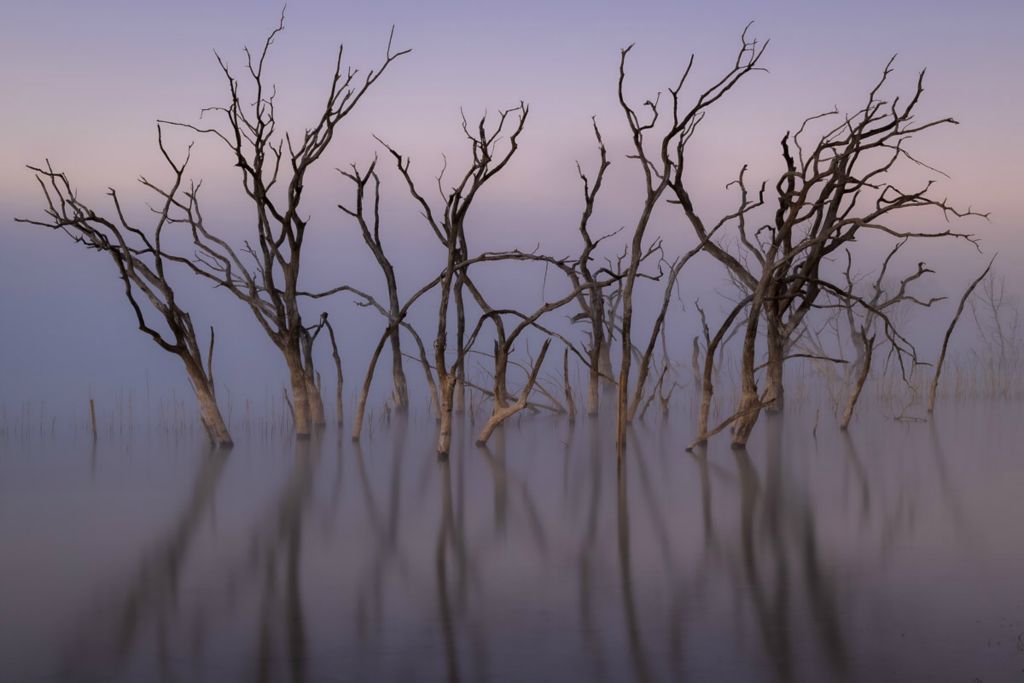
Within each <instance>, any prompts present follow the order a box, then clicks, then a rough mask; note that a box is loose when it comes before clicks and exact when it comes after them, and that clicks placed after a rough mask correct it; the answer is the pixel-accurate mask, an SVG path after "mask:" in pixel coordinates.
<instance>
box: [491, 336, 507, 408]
mask: <svg viewBox="0 0 1024 683" xmlns="http://www.w3.org/2000/svg"><path fill="white" fill-rule="evenodd" d="M507 405H508V349H507V348H506V347H505V345H504V344H499V343H498V342H495V343H494V408H495V411H497V410H498V409H500V408H504V407H506V406H507Z"/></svg>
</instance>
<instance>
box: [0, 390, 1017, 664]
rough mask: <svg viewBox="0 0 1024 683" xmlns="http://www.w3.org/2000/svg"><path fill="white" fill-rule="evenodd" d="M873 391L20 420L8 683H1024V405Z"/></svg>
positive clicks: (4, 578) (0, 463)
mask: <svg viewBox="0 0 1024 683" xmlns="http://www.w3.org/2000/svg"><path fill="white" fill-rule="evenodd" d="M870 408H871V407H870V406H869V407H868V413H865V415H863V416H861V417H859V418H858V420H857V421H856V422H855V424H854V429H853V430H852V431H851V434H850V435H843V434H841V433H840V432H838V430H836V429H835V427H834V426H833V425H832V422H833V421H832V420H831V419H825V418H824V417H821V416H820V411H818V410H816V409H815V407H814V406H813V405H805V406H804V407H802V408H801V407H800V406H795V407H793V408H792V409H791V410H790V411H789V413H788V414H787V415H786V417H785V418H773V419H769V420H766V421H764V422H763V423H762V424H761V425H759V427H758V431H757V436H756V438H755V439H754V440H753V441H752V442H751V445H750V447H749V449H748V450H746V451H732V450H730V449H729V448H728V445H727V441H726V440H722V441H721V442H720V443H719V442H716V443H713V444H712V446H711V448H710V449H709V450H708V452H698V453H688V452H686V451H685V450H684V448H683V446H684V445H685V444H686V443H687V442H688V439H689V430H688V424H687V425H684V424H674V423H671V424H665V423H663V422H662V421H661V419H660V417H657V418H651V417H649V418H648V420H647V423H646V424H639V425H637V427H636V429H635V430H634V433H633V434H632V435H631V442H630V450H629V453H628V454H627V457H626V459H625V461H624V463H623V465H622V466H621V467H619V466H618V465H617V463H616V460H615V456H614V453H613V451H612V450H611V448H610V446H611V440H612V439H611V433H610V431H609V428H610V422H611V421H610V420H599V421H588V420H586V419H580V420H578V421H577V422H576V423H575V424H574V425H570V424H568V422H567V421H566V420H564V419H559V418H555V417H545V416H526V417H524V418H523V419H521V420H513V421H512V422H511V423H510V424H509V425H508V426H507V428H506V429H504V430H499V431H498V432H496V433H495V435H494V437H493V439H492V442H491V444H490V446H489V447H488V448H477V447H476V446H474V445H472V438H471V434H472V430H469V429H464V430H462V431H461V435H460V438H457V439H456V444H455V448H454V449H453V453H452V454H451V456H450V458H449V459H448V460H446V461H439V460H438V459H437V458H436V456H434V454H433V452H432V450H433V449H432V439H433V428H434V426H433V422H432V421H431V420H430V419H429V418H425V417H415V416H414V417H411V418H409V419H408V420H399V419H397V418H396V419H392V420H391V421H390V423H389V424H383V423H380V422H377V423H376V424H374V425H373V427H372V428H371V429H370V430H369V431H368V433H367V434H366V435H365V436H364V440H363V443H362V444H360V445H357V444H353V443H352V442H351V441H350V440H348V438H347V437H344V438H339V437H338V435H337V434H336V433H334V431H333V430H330V431H328V432H327V433H326V434H324V435H323V436H322V438H320V439H316V440H314V441H312V442H310V443H305V444H302V443H300V444H295V443H294V442H292V440H291V439H290V438H288V437H287V436H284V435H279V434H274V435H266V434H255V433H244V432H243V433H241V434H238V436H239V439H238V441H239V443H238V446H237V447H236V448H235V449H234V450H232V451H231V452H230V453H226V454H225V453H217V452H211V451H210V450H209V449H208V448H207V447H205V446H204V445H203V444H202V443H201V441H200V440H199V439H198V438H197V437H196V436H194V435H191V436H190V435H184V434H178V435H174V434H171V433H167V432H165V431H160V430H155V429H154V430H147V429H144V428H141V427H140V428H138V429H137V430H135V431H134V433H124V434H117V435H113V434H107V435H101V438H100V440H99V442H98V443H96V444H95V445H94V444H93V443H92V441H91V439H87V438H81V437H79V438H71V437H59V436H45V435H44V436H40V435H34V436H31V437H29V436H26V435H22V436H12V435H8V436H7V437H6V438H5V439H4V440H3V441H2V442H0V681H97V682H98V681H245V680H253V681H264V680H267V681H271V680H273V681H277V680H280V681H310V682H314V681H417V680H423V681H456V680H459V681H570V680H581V681H582V680H586V681H609V682H614V681H791V680H792V681H829V680H836V681H872V682H879V681H900V682H903V681H965V682H971V681H978V680H980V681H985V682H992V681H1016V680H1024V590H1022V578H1024V543H1022V539H1021V532H1020V529H1019V524H1020V520H1021V519H1022V513H1024V496H1022V495H1021V492H1022V491H1024V453H1022V448H1021V446H1020V444H1021V443H1022V441H1024V424H1022V421H1021V420H1020V415H1021V411H1020V406H1019V405H1016V404H989V403H981V402H978V403H973V404H967V405H952V404H950V405H945V406H942V407H941V409H940V410H939V411H937V414H936V420H935V421H933V422H930V423H918V422H912V423H906V422H897V421H894V420H891V419H888V418H885V417H882V416H881V415H879V416H871V415H869V412H870ZM688 422H689V420H687V423H688ZM816 422H817V423H818V426H817V427H815V423H816ZM480 426H481V421H480V420H479V419H478V420H477V422H476V425H475V427H476V429H479V427H480Z"/></svg>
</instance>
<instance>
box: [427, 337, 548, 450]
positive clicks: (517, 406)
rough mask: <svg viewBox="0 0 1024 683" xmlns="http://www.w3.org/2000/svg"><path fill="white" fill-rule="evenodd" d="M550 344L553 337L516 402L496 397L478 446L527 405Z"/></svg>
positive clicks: (545, 343) (478, 439)
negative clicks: (499, 401) (509, 402)
mask: <svg viewBox="0 0 1024 683" xmlns="http://www.w3.org/2000/svg"><path fill="white" fill-rule="evenodd" d="M550 345H551V338H550V337H549V338H547V339H545V340H544V346H542V347H541V349H540V355H539V356H537V361H536V362H535V363H534V364H533V369H532V370H530V376H529V378H527V380H526V386H524V387H523V390H522V391H521V392H520V393H519V398H518V399H517V400H516V402H515V403H513V404H511V405H508V403H507V402H503V403H502V404H499V403H498V401H497V399H495V401H494V410H493V411H492V412H491V417H490V418H489V419H488V420H487V424H485V425H484V428H483V430H482V431H481V432H480V436H479V437H477V440H476V445H477V446H483V445H485V444H486V443H487V440H488V439H489V438H491V434H492V433H493V432H494V430H495V429H497V428H498V426H499V425H501V423H503V422H504V421H505V420H507V419H508V418H510V417H512V416H513V415H515V414H516V413H518V412H519V411H520V410H522V409H523V408H525V407H526V403H527V401H528V400H529V398H530V392H531V391H533V385H534V384H536V383H537V375H538V373H540V367H541V365H543V364H544V356H546V355H547V353H548V347H549V346H550ZM442 424H443V423H442ZM438 450H440V446H439V447H438Z"/></svg>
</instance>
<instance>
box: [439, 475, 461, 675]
mask: <svg viewBox="0 0 1024 683" xmlns="http://www.w3.org/2000/svg"><path fill="white" fill-rule="evenodd" d="M438 468H439V472H440V475H441V528H440V529H439V530H438V534H437V545H436V552H435V566H436V570H437V598H438V607H439V610H440V619H441V638H442V640H443V644H444V659H445V666H446V671H447V674H448V680H449V681H451V682H452V683H455V682H456V681H458V680H459V659H458V651H457V649H456V643H455V622H454V617H453V615H452V609H451V599H450V597H449V595H448V551H447V546H448V543H449V542H450V536H451V534H453V533H454V528H455V518H454V513H453V509H452V481H451V469H450V467H449V464H448V460H447V459H445V460H441V461H440V462H438Z"/></svg>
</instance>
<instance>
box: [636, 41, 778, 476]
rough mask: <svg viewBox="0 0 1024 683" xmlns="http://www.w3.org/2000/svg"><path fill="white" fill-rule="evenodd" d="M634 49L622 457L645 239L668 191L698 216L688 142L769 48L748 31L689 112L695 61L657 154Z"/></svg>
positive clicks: (655, 113) (676, 93) (651, 108)
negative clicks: (633, 199)
mask: <svg viewBox="0 0 1024 683" xmlns="http://www.w3.org/2000/svg"><path fill="white" fill-rule="evenodd" d="M632 47H633V46H632V45H631V46H629V47H627V48H625V49H624V50H622V53H621V56H620V59H619V82H618V96H619V105H620V107H621V109H622V111H623V113H624V114H625V117H626V123H627V125H628V127H629V131H630V137H631V141H632V146H633V152H632V153H631V154H630V157H631V158H634V159H636V160H637V161H638V162H639V164H640V167H641V171H642V173H643V178H644V199H643V201H642V203H641V206H640V211H639V214H638V216H637V219H636V223H635V224H634V226H633V231H632V235H631V240H630V245H629V251H628V268H627V270H626V277H625V278H624V279H623V282H622V295H621V304H622V327H621V345H622V351H621V355H622V357H621V360H620V362H621V365H620V368H619V383H618V397H617V404H618V411H617V412H618V418H617V425H616V446H617V450H618V452H619V454H620V456H621V454H622V453H623V451H624V449H625V445H626V424H627V422H628V421H629V377H630V366H631V361H632V353H633V341H632V325H633V290H634V288H635V286H636V280H637V277H638V274H639V269H640V262H641V260H642V257H643V254H644V237H645V235H646V233H647V228H648V226H649V225H650V221H651V216H652V214H653V212H654V209H655V207H656V206H657V205H658V204H659V203H660V202H661V201H662V199H663V198H664V195H665V194H666V192H667V191H669V190H672V191H674V192H675V194H676V201H679V202H680V203H683V202H684V200H685V205H684V209H686V210H687V214H688V216H689V215H690V214H693V215H696V214H695V212H694V211H693V207H692V203H691V202H690V201H689V197H688V196H686V195H685V192H683V193H682V196H680V193H679V191H678V190H680V189H681V187H682V180H681V178H682V173H683V165H684V164H683V158H684V153H685V149H686V146H687V142H688V141H689V140H690V138H691V137H692V136H693V134H694V131H695V130H696V128H697V126H698V124H699V123H700V121H701V120H702V119H703V117H704V115H705V113H706V112H707V110H708V109H709V108H710V107H712V106H713V105H714V104H715V103H716V102H718V101H719V100H721V99H722V98H723V97H724V96H725V95H726V93H728V92H729V91H730V90H731V89H732V88H733V87H734V86H735V85H736V84H737V83H738V82H739V81H740V80H741V79H742V78H743V77H744V76H746V75H747V74H749V73H751V72H752V71H756V70H759V67H758V66H757V64H758V62H759V60H760V58H761V55H762V54H763V52H764V47H765V46H761V47H758V45H757V43H756V42H750V41H748V40H747V38H746V32H744V34H743V40H742V47H741V49H740V51H739V53H738V55H737V58H736V62H735V64H734V66H733V68H731V69H730V70H729V71H728V73H727V74H726V75H725V76H723V77H722V78H721V79H719V80H718V81H717V82H716V83H715V84H714V85H712V86H711V87H710V88H708V89H707V90H705V91H704V92H702V93H701V94H700V96H699V97H698V98H697V100H696V102H695V103H694V104H693V105H692V106H691V107H690V108H689V109H685V108H683V107H682V106H681V105H682V103H681V101H680V93H681V92H682V89H683V86H684V85H685V83H686V80H687V77H688V76H689V74H690V69H691V67H692V66H693V57H692V56H691V57H690V61H689V64H688V65H687V67H686V70H685V71H684V73H683V75H682V77H681V78H680V79H679V81H678V83H677V85H676V86H675V87H674V88H669V93H670V95H671V103H670V104H671V119H670V121H669V126H668V128H667V130H665V131H664V132H663V133H662V134H660V135H658V136H657V139H656V145H655V149H654V151H653V152H652V151H651V150H649V149H648V137H649V136H650V134H651V132H652V131H653V130H654V129H655V127H656V126H657V125H658V122H659V118H660V115H661V110H660V108H659V104H660V96H659V97H655V98H654V99H653V100H652V99H648V100H646V101H645V102H644V103H643V105H642V111H643V112H644V114H643V116H641V113H638V111H637V109H635V108H634V107H633V106H632V105H630V104H629V103H628V101H627V97H626V94H625V82H626V57H627V55H628V54H629V52H630V50H631V49H632ZM699 237H700V240H701V242H707V241H709V235H708V234H707V232H706V231H704V234H700V235H699Z"/></svg>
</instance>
